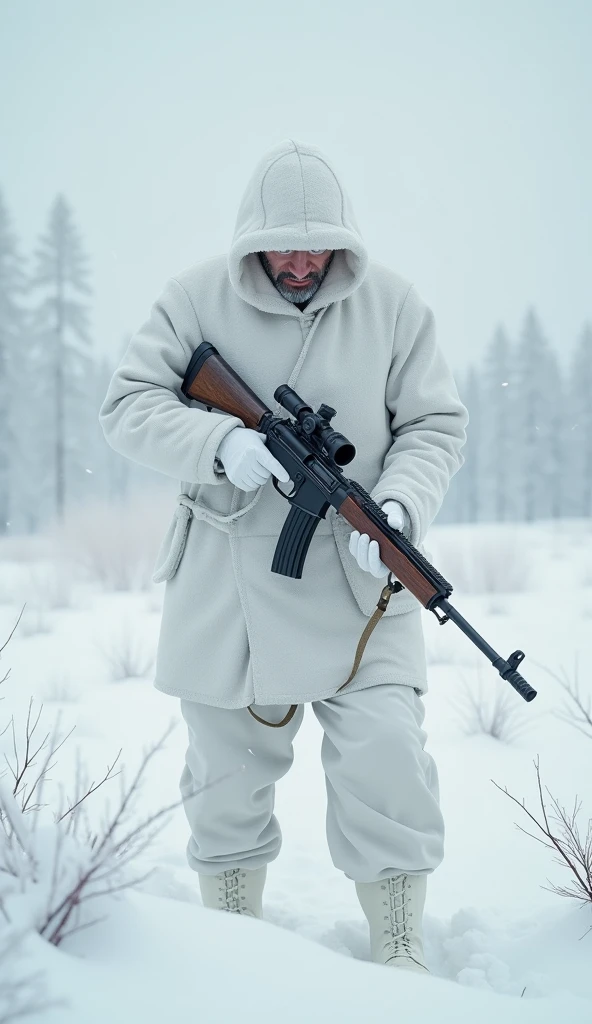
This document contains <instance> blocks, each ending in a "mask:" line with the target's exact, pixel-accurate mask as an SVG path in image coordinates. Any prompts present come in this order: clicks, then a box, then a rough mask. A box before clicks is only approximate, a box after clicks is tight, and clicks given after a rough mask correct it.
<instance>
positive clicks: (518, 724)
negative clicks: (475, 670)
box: [450, 673, 527, 743]
mask: <svg viewBox="0 0 592 1024" xmlns="http://www.w3.org/2000/svg"><path fill="white" fill-rule="evenodd" d="M460 678H461V679H462V683H463V690H462V692H461V694H460V700H458V699H454V698H452V699H451V701H450V704H451V706H452V707H454V709H455V710H456V712H457V714H458V715H459V718H460V721H461V725H462V728H463V731H464V733H465V735H467V736H476V735H478V734H484V735H485V736H491V737H492V738H493V739H495V740H499V741H500V742H501V743H512V742H514V740H515V739H516V738H517V737H518V736H519V734H520V733H521V732H522V731H523V730H524V729H525V727H526V724H527V722H526V720H525V718H524V714H523V711H522V708H521V707H520V705H519V704H517V702H516V697H515V694H514V692H513V691H512V690H511V689H510V688H509V687H508V686H507V685H506V686H505V688H504V685H500V683H499V681H498V680H496V679H494V680H492V681H491V682H489V681H488V682H487V683H486V684H483V681H482V679H481V678H479V682H478V685H477V686H475V685H474V684H472V683H470V682H468V681H467V679H466V677H465V676H464V675H462V673H461V675H460Z"/></svg>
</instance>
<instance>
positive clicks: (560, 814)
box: [491, 758, 592, 904]
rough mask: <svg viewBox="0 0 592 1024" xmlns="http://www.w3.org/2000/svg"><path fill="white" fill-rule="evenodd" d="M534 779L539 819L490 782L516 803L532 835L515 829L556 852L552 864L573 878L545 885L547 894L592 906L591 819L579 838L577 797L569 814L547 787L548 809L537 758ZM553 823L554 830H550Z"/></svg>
mask: <svg viewBox="0 0 592 1024" xmlns="http://www.w3.org/2000/svg"><path fill="white" fill-rule="evenodd" d="M534 766H535V770H536V777H537V789H538V794H539V803H540V807H541V816H540V820H539V818H537V817H536V815H535V814H533V813H532V812H531V811H529V810H528V808H527V807H526V804H525V801H524V799H522V800H518V798H517V797H515V796H512V794H511V793H510V792H508V789H507V788H506V787H502V786H499V785H498V783H497V782H494V780H493V779H492V780H491V781H492V782H493V785H494V786H495V787H496V789H499V790H500V792H501V793H505V795H506V796H508V797H509V798H510V800H512V801H513V802H514V803H515V804H517V805H518V807H520V808H521V809H522V810H523V811H524V813H525V814H526V816H527V818H528V819H529V821H530V822H531V823H532V825H533V827H534V829H535V832H534V833H533V832H529V831H528V830H527V829H524V828H522V826H520V825H518V824H517V825H516V827H517V828H518V829H519V830H520V831H521V832H524V833H525V834H526V835H528V836H530V837H531V838H532V839H536V840H537V842H540V843H542V845H543V846H546V847H547V849H549V850H552V851H553V852H554V853H555V855H556V856H555V858H554V859H555V863H558V864H560V865H561V866H562V867H564V868H567V869H568V870H569V871H570V872H571V874H572V875H573V878H572V879H571V881H570V883H569V884H568V885H565V886H564V885H555V884H554V883H549V885H548V886H543V888H545V889H548V890H549V891H550V892H555V893H557V894H558V895H559V896H568V897H570V898H572V899H576V900H578V901H579V902H581V903H582V904H592V820H589V821H588V823H587V826H586V833H585V835H582V833H581V831H580V825H579V822H578V816H579V814H580V811H581V802H580V801H579V800H578V798H577V797H576V798H575V800H574V806H573V810H571V811H568V810H566V808H565V807H564V806H563V805H562V804H561V803H560V802H559V800H557V798H556V797H554V796H553V795H552V794H551V793H550V792H549V789H548V787H547V786H545V787H544V789H545V792H546V793H547V796H548V799H549V802H550V807H551V809H550V810H548V809H547V804H546V803H545V796H544V793H543V784H542V781H541V772H540V767H539V759H538V758H537V759H536V761H534ZM552 823H554V827H552Z"/></svg>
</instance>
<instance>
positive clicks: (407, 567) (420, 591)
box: [339, 497, 437, 608]
mask: <svg viewBox="0 0 592 1024" xmlns="http://www.w3.org/2000/svg"><path fill="white" fill-rule="evenodd" d="M339 515H341V516H343V518H344V519H347V521H348V523H349V524H350V526H353V528H354V530H359V531H360V533H367V534H368V535H369V537H370V540H376V541H378V545H379V547H380V557H381V559H382V561H383V562H384V564H385V565H386V566H388V568H389V569H390V570H391V572H392V573H393V575H394V576H396V577H397V579H398V580H400V581H401V583H402V584H403V586H404V587H407V590H409V591H410V593H412V594H413V596H414V597H416V598H417V600H418V601H420V602H421V604H422V605H423V606H424V608H425V607H426V606H427V604H428V601H429V600H430V599H431V598H432V597H433V596H434V594H436V593H437V591H436V590H435V589H434V587H433V586H432V585H431V583H428V581H427V580H425V579H424V578H423V576H422V575H421V573H420V572H419V570H418V569H416V568H415V566H414V565H412V564H411V563H410V562H409V561H408V560H407V558H405V555H404V554H402V552H401V551H399V550H398V548H396V547H395V545H394V544H393V543H392V542H391V541H390V540H389V539H388V537H385V536H384V534H383V533H381V531H380V529H379V528H378V526H375V524H374V523H373V522H372V520H371V519H369V518H368V516H367V515H366V513H365V512H363V511H362V509H361V508H360V506H359V505H358V504H357V502H355V501H354V499H353V498H351V497H350V498H346V499H345V501H344V502H343V503H342V504H341V505H340V506H339Z"/></svg>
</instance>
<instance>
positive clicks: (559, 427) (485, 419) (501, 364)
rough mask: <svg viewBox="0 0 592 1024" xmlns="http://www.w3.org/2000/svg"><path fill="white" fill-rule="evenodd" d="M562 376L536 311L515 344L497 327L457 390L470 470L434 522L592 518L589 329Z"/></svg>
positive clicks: (529, 313) (453, 483) (572, 349)
mask: <svg viewBox="0 0 592 1024" xmlns="http://www.w3.org/2000/svg"><path fill="white" fill-rule="evenodd" d="M565 355H566V356H567V358H566V359H565V360H564V365H565V367H566V368H565V369H563V368H562V365H561V363H560V360H559V359H558V356H557V351H556V350H555V349H554V348H553V347H552V346H551V345H550V343H549V341H548V339H547V337H546V336H545V332H544V330H543V327H542V325H541V323H540V321H539V318H538V316H537V314H536V312H535V310H534V309H533V308H532V307H531V308H530V309H528V311H527V313H526V315H525V317H524V321H523V324H522V328H521V330H520V332H519V335H518V337H516V338H514V339H512V338H510V337H508V334H507V332H506V330H505V329H504V328H503V327H498V328H497V330H496V331H495V332H494V335H493V337H492V338H491V341H490V343H489V345H488V347H487V349H486V351H485V354H484V357H483V359H482V360H481V361H480V364H479V365H475V364H471V365H470V366H469V367H468V369H467V371H466V373H465V375H464V377H463V378H462V379H461V380H457V384H458V389H459V394H460V397H461V399H462V401H463V402H464V404H465V405H466V406H467V409H468V411H469V425H468V427H467V443H466V445H465V447H464V449H463V455H464V456H465V463H464V465H463V467H462V469H461V471H460V472H459V473H457V475H456V476H455V477H453V479H452V481H451V483H450V488H449V491H448V494H447V495H446V498H445V500H444V503H443V505H442V509H441V511H440V513H439V516H438V520H437V521H438V522H439V523H442V522H534V521H536V520H549V519H563V518H574V517H576V518H582V517H584V518H586V517H589V516H592V324H591V323H590V322H585V323H584V324H583V325H582V328H581V330H580V332H579V335H578V337H577V338H575V339H574V341H573V342H572V344H571V345H570V347H569V349H568V351H567V352H566V353H565Z"/></svg>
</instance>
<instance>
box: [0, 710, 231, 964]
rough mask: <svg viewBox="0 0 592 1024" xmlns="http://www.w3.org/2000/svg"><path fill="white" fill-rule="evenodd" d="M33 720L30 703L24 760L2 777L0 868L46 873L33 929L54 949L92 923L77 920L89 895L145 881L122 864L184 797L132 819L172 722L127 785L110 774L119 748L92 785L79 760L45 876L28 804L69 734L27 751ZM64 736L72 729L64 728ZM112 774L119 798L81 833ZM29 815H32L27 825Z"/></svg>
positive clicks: (31, 878) (35, 812)
mask: <svg viewBox="0 0 592 1024" xmlns="http://www.w3.org/2000/svg"><path fill="white" fill-rule="evenodd" d="M38 723H39V715H38V716H37V717H36V719H35V721H34V722H32V716H31V703H30V704H29V712H28V715H27V722H26V738H25V754H24V757H23V759H22V761H21V759H19V758H18V754H17V755H16V765H17V767H16V771H13V779H14V781H13V782H12V783H11V785H10V786H7V785H6V782H4V783H3V780H2V779H0V823H1V824H2V826H3V831H4V835H5V839H6V843H5V844H4V845H2V844H0V870H1V871H4V872H5V873H6V874H8V875H12V876H13V877H14V878H15V879H18V880H20V882H21V886H22V884H23V883H24V886H25V888H26V887H28V886H31V885H35V884H37V883H38V882H40V881H41V880H42V878H41V876H42V875H43V873H44V872H45V875H44V877H45V883H46V885H47V888H48V889H49V897H48V899H47V906H46V909H45V910H44V911H43V913H41V914H40V915H39V917H38V919H37V924H36V927H37V930H38V931H39V933H40V934H41V935H43V936H44V938H46V939H47V941H48V942H50V943H52V944H53V945H56V946H59V945H60V943H61V942H62V941H63V940H64V938H65V937H66V936H67V935H71V934H72V933H73V932H74V931H78V930H79V929H80V928H83V927H88V926H90V923H92V922H88V921H81V920H80V918H79V914H80V910H81V907H83V906H85V905H86V904H88V902H89V901H90V900H91V899H97V898H98V897H104V896H109V895H111V894H113V893H116V892H119V891H121V890H123V889H127V888H131V887H133V886H135V885H138V884H140V883H141V882H143V881H144V880H145V879H146V878H147V877H148V876H149V875H150V874H151V873H152V870H153V869H151V870H150V871H148V872H145V873H143V874H140V875H139V876H136V877H133V876H132V875H131V874H130V873H129V872H128V869H129V867H130V865H131V864H132V862H134V861H137V859H138V857H139V856H140V855H141V854H142V853H143V852H144V851H145V850H146V848H147V847H148V846H149V845H150V843H151V842H153V840H154V839H155V838H156V836H157V835H158V834H159V832H160V831H161V830H162V828H163V827H164V825H165V824H166V822H167V819H168V816H169V815H170V814H171V813H172V811H174V810H176V809H177V808H178V807H180V806H182V804H183V802H184V801H183V798H181V799H180V800H176V801H175V802H174V803H171V804H169V805H167V806H165V807H162V808H160V809H159V810H157V811H155V812H154V813H153V814H151V815H149V816H148V817H147V818H144V819H143V820H140V821H139V822H134V820H133V816H132V811H133V806H134V804H135V801H136V799H137V796H138V794H139V791H140V787H141V782H142V779H143V777H144V775H145V772H146V769H147V768H148V765H149V764H150V762H151V761H152V759H153V758H154V756H155V755H156V753H157V752H158V751H160V750H161V749H162V746H163V744H164V743H165V741H166V739H167V738H168V736H169V735H170V733H171V731H172V729H173V728H174V727H175V723H172V724H171V725H170V726H169V727H168V728H167V730H166V731H165V733H164V735H163V736H162V737H161V739H160V740H158V741H157V742H156V743H154V744H153V745H152V746H151V747H149V748H148V750H147V751H145V753H144V756H143V758H142V761H141V762H140V765H139V767H138V769H137V771H136V772H135V774H134V776H133V777H132V780H131V782H130V783H129V784H125V779H124V775H123V770H121V769H120V770H119V771H117V772H115V771H114V769H115V765H116V764H117V762H118V760H119V757H120V754H121V751H119V753H118V754H117V757H116V758H115V760H114V761H113V763H112V764H111V765H109V766H108V767H107V770H106V772H105V774H104V775H103V777H102V778H101V779H100V780H99V781H98V782H95V781H92V782H90V784H89V783H88V782H87V780H86V778H85V776H84V773H83V771H82V769H81V767H80V762H79V761H78V762H77V771H76V777H75V792H74V797H73V799H72V800H70V801H67V803H68V806H67V808H66V809H65V810H60V812H58V814H57V815H56V816H55V818H54V824H53V830H54V831H53V833H52V837H51V843H53V851H52V855H51V866H50V869H49V872H50V877H49V879H48V878H47V871H48V836H47V832H45V834H44V836H43V844H44V846H43V850H44V854H43V858H42V857H40V856H38V851H37V846H36V842H35V828H36V824H37V820H38V817H39V810H40V807H41V805H40V804H36V805H35V806H29V801H30V798H31V794H32V792H34V791H35V789H36V788H37V786H39V788H41V787H42V785H43V783H44V782H45V780H46V778H47V771H48V769H49V761H50V760H51V758H52V757H53V755H54V753H55V751H56V750H57V749H59V746H61V745H62V743H63V742H65V739H67V738H68V737H67V736H66V737H65V738H64V739H62V740H61V741H59V743H58V740H57V733H56V732H55V730H54V732H53V733H52V734H51V737H52V738H50V734H47V735H46V736H45V738H44V740H43V742H42V743H41V744H40V745H39V746H38V747H37V749H36V751H35V754H33V753H32V749H33V744H32V742H31V741H32V738H33V736H34V734H35V730H36V728H37V725H38ZM69 735H71V732H70V733H68V736H69ZM48 739H49V742H48ZM44 747H45V748H46V750H47V753H46V756H45V758H44V760H43V762H42V764H41V767H40V771H39V773H38V775H37V778H36V780H35V782H34V784H33V786H32V787H31V788H29V790H28V792H27V795H26V798H24V799H23V793H24V792H26V790H24V778H25V774H26V772H27V771H28V769H30V767H31V766H32V764H33V763H34V757H35V756H36V755H37V754H38V753H39V752H40V751H41V750H42V749H43V748H44ZM243 769H244V765H243V766H240V767H239V768H238V769H235V770H234V771H231V772H229V773H227V774H225V775H223V776H220V777H219V778H217V779H214V780H213V781H212V782H210V783H207V784H205V785H204V786H202V787H200V788H199V789H198V790H196V792H195V793H193V794H190V796H189V799H190V798H191V797H192V796H194V795H197V793H201V792H203V790H205V789H209V788H210V787H211V786H213V785H217V784H218V783H219V782H221V781H223V780H224V779H226V778H229V777H230V776H231V775H234V774H236V771H241V770H243ZM117 775H121V776H122V779H121V789H120V798H119V802H118V804H117V806H116V808H115V811H114V812H111V813H110V812H109V811H107V813H106V815H105V816H104V820H103V821H102V822H101V824H100V826H99V828H98V829H92V828H90V826H89V825H88V822H86V831H85V832H84V833H83V835H82V837H81V836H80V831H81V828H82V822H83V821H85V807H84V803H85V801H86V800H87V799H88V797H90V796H91V795H92V794H93V793H96V792H97V790H98V789H99V788H100V787H101V786H102V785H103V784H104V783H106V782H109V781H112V780H113V779H114V778H115V777H116V776H117ZM17 797H18V798H19V799H18V800H17ZM186 799H187V798H186ZM29 819H30V820H31V824H30V825H29ZM72 842H76V851H77V852H76V857H75V863H72V854H73V850H72V848H71V845H70V844H71V843H72ZM51 843H50V845H51ZM42 862H43V863H42ZM65 864H67V871H66V872H65V873H64V865H65ZM64 878H65V881H64ZM95 920H99V919H95Z"/></svg>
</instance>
